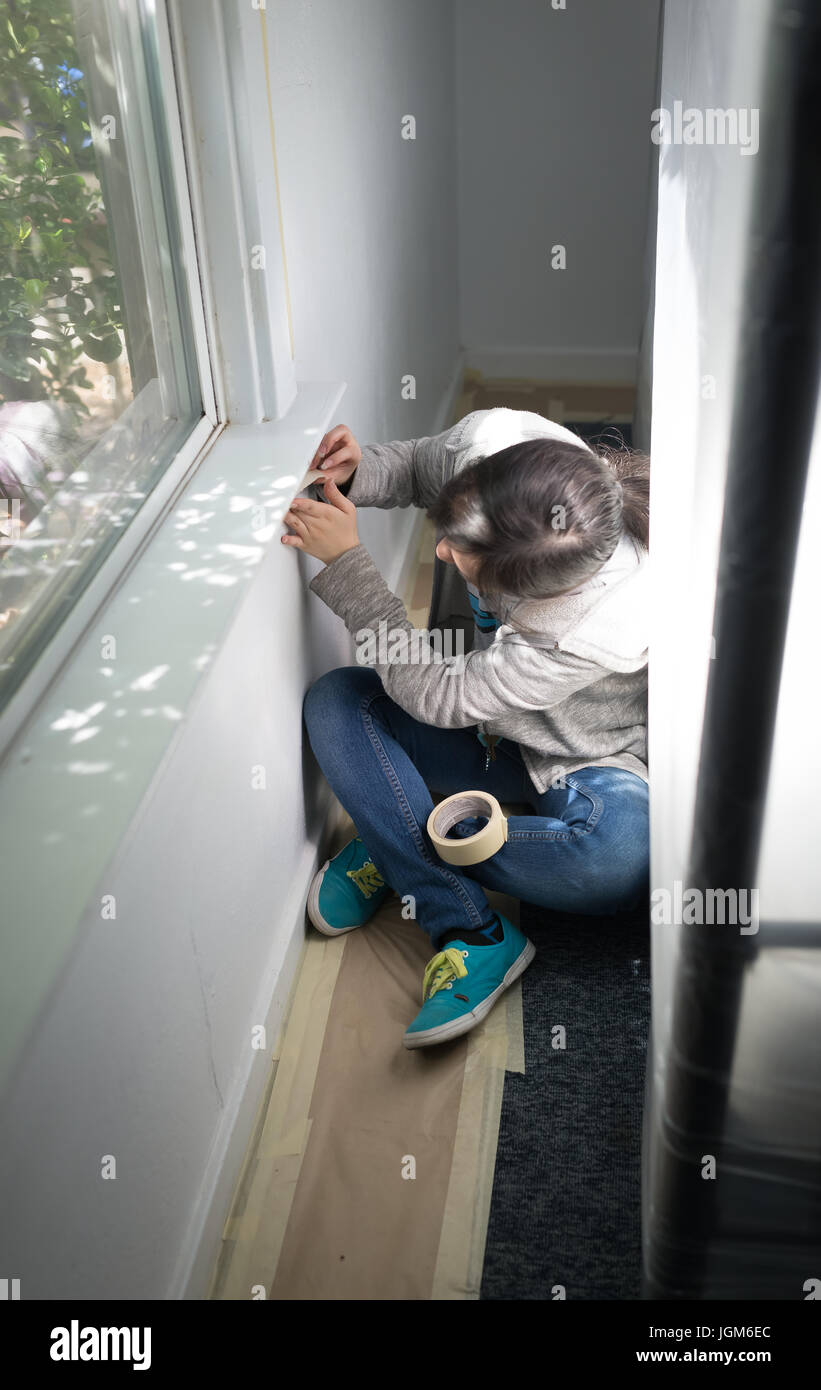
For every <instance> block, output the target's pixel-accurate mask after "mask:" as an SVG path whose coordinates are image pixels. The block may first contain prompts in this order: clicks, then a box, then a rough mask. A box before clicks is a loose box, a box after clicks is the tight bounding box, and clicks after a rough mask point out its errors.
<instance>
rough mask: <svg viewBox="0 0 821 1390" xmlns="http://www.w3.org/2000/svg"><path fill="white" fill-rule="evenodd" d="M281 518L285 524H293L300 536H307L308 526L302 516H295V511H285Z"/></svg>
mask: <svg viewBox="0 0 821 1390" xmlns="http://www.w3.org/2000/svg"><path fill="white" fill-rule="evenodd" d="M283 520H284V521H285V524H286V525H287V526H293V527H294V529H295V530H296V531H297V532H298V533H299V535H300V536H303V535H305V536H307V534H308V526H307V523H306V521H305V519H304V517H301V516H297V515H296V513H295V512H286V513H285V516H284V518H283Z"/></svg>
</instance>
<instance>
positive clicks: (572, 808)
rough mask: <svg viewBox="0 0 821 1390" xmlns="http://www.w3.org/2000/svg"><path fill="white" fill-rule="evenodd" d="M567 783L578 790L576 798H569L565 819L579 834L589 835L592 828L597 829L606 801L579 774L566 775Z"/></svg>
mask: <svg viewBox="0 0 821 1390" xmlns="http://www.w3.org/2000/svg"><path fill="white" fill-rule="evenodd" d="M564 781H565V785H566V786H568V787H571V788H572V789H573V791H574V792H576V794H577V795H576V797H575V798H572V799H571V798H568V803H567V807H566V809H565V813H564V815H563V816H562V819H563V820H565V819H566V820H567V823H568V825H570V826H571V828H572V829H573V830H574V831H575V833H576V834H578V835H589V834H590V831H591V830H595V828H596V826H597V825H598V823H599V820H600V819H601V815H602V812H603V811H604V802H603V800H602V798H601V797H600V796H598V795H597V794H596V792H594V791H593V790H592V788H591V787H588V786H587V784H586V783H585V782H582V781H580V780H579V778H578V776H576V775H574V774H572V773H571V774H569V775H566V776H565V779H564Z"/></svg>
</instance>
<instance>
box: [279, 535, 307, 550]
mask: <svg viewBox="0 0 821 1390" xmlns="http://www.w3.org/2000/svg"><path fill="white" fill-rule="evenodd" d="M280 540H281V541H282V544H283V545H295V546H297V547H298V548H299V549H300V550H302V549H303V546H302V541H301V540H300V538H299V536H280Z"/></svg>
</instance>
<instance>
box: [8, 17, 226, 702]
mask: <svg viewBox="0 0 821 1390" xmlns="http://www.w3.org/2000/svg"><path fill="white" fill-rule="evenodd" d="M159 3H160V0H6V5H5V15H6V16H7V19H8V23H7V24H6V22H5V19H4V21H3V27H4V32H3V31H0V708H1V707H2V706H3V705H4V704H5V703H6V702H7V700H8V698H9V697H10V695H11V694H13V692H14V691H15V690H16V689H17V687H18V686H19V684H20V682H21V681H22V679H23V677H24V676H25V675H26V673H27V672H28V671H29V670H30V668H31V666H32V664H33V663H34V662H35V661H36V659H37V657H38V656H39V655H40V653H41V652H42V651H43V650H44V648H45V646H46V644H47V643H48V642H49V641H50V640H51V638H52V637H53V635H54V633H55V632H56V631H57V629H58V628H59V626H60V624H61V623H62V621H63V620H64V618H65V616H66V614H67V613H68V612H69V611H70V610H71V608H72V606H73V605H74V604H75V603H76V601H77V599H78V597H79V596H80V595H81V594H82V592H83V591H84V590H85V589H86V587H87V585H88V584H89V583H90V581H91V579H92V578H93V577H94V575H95V574H96V573H97V572H98V570H99V568H100V566H101V565H102V564H103V562H104V561H105V560H106V558H107V557H108V556H109V554H110V552H111V551H112V549H113V548H114V546H115V545H116V543H117V541H118V540H119V538H120V537H121V536H122V535H123V532H124V530H125V528H127V527H128V525H129V523H130V522H131V521H132V520H133V518H134V517H135V515H136V513H137V512H138V511H139V509H140V508H141V506H142V505H143V504H144V502H145V500H146V498H147V497H148V496H149V494H150V493H151V491H152V489H153V488H154V487H155V486H156V484H157V482H158V480H159V479H160V478H161V477H162V476H163V474H164V473H165V472H166V470H168V468H169V466H170V465H171V464H172V463H173V461H174V460H175V458H176V457H177V455H178V453H179V450H180V448H181V446H182V445H183V443H184V442H185V440H186V439H187V438H188V437H189V436H190V435H191V433H192V431H193V430H194V428H195V426H196V425H197V424H198V422H199V421H200V420H201V419H202V417H203V414H204V407H203V394H204V390H201V384H200V372H201V364H202V361H203V357H202V351H203V349H202V344H201V342H200V341H199V340H198V330H197V329H196V328H195V324H197V323H201V306H200V305H199V303H195V293H196V292H195V291H192V289H191V286H192V283H193V284H196V278H195V273H194V269H195V268H194V267H193V266H192V265H191V264H190V261H191V260H192V259H193V254H192V252H191V250H190V248H191V246H192V242H191V240H190V238H188V240H186V238H185V237H184V235H183V230H182V229H183V226H184V225H185V219H186V218H187V217H188V208H187V203H186V201H185V198H186V192H185V189H184V187H181V185H182V184H183V182H184V181H183V180H182V178H181V177H179V176H175V171H174V158H173V153H172V151H173V145H172V139H171V129H172V125H171V122H172V120H173V119H176V111H173V110H169V107H168V104H167V103H168V101H169V99H171V100H173V96H172V97H171V98H169V88H170V87H172V85H173V84H171V83H170V82H169V80H168V77H167V76H165V79H164V69H163V63H162V61H161V52H162V47H161V45H162V42H164V36H165V29H164V25H165V14H164V11H163V10H161V9H158V4H159ZM186 248H188V256H187V257H186ZM186 260H188V262H189V263H188V264H187V263H186ZM195 310H196V313H195V312H194V311H195ZM197 315H200V317H197Z"/></svg>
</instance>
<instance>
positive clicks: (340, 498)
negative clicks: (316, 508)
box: [322, 478, 356, 512]
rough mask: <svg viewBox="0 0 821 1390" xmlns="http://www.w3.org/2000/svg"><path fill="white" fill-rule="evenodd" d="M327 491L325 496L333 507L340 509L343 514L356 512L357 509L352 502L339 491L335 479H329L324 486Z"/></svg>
mask: <svg viewBox="0 0 821 1390" xmlns="http://www.w3.org/2000/svg"><path fill="white" fill-rule="evenodd" d="M322 486H323V487H324V489H325V496H326V497H327V499H328V501H329V502H330V503H331V505H332V506H334V507H338V508H339V510H340V511H341V512H355V511H356V507H355V506H354V504H353V502H350V501H349V500H348V498H347V497H346V496H345V495H344V493H342V492H340V491H339V488H338V487H337V485H336V483H335V482H334V480H333V478H328V479H326V481H325V482H324V483H323V484H322Z"/></svg>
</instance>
